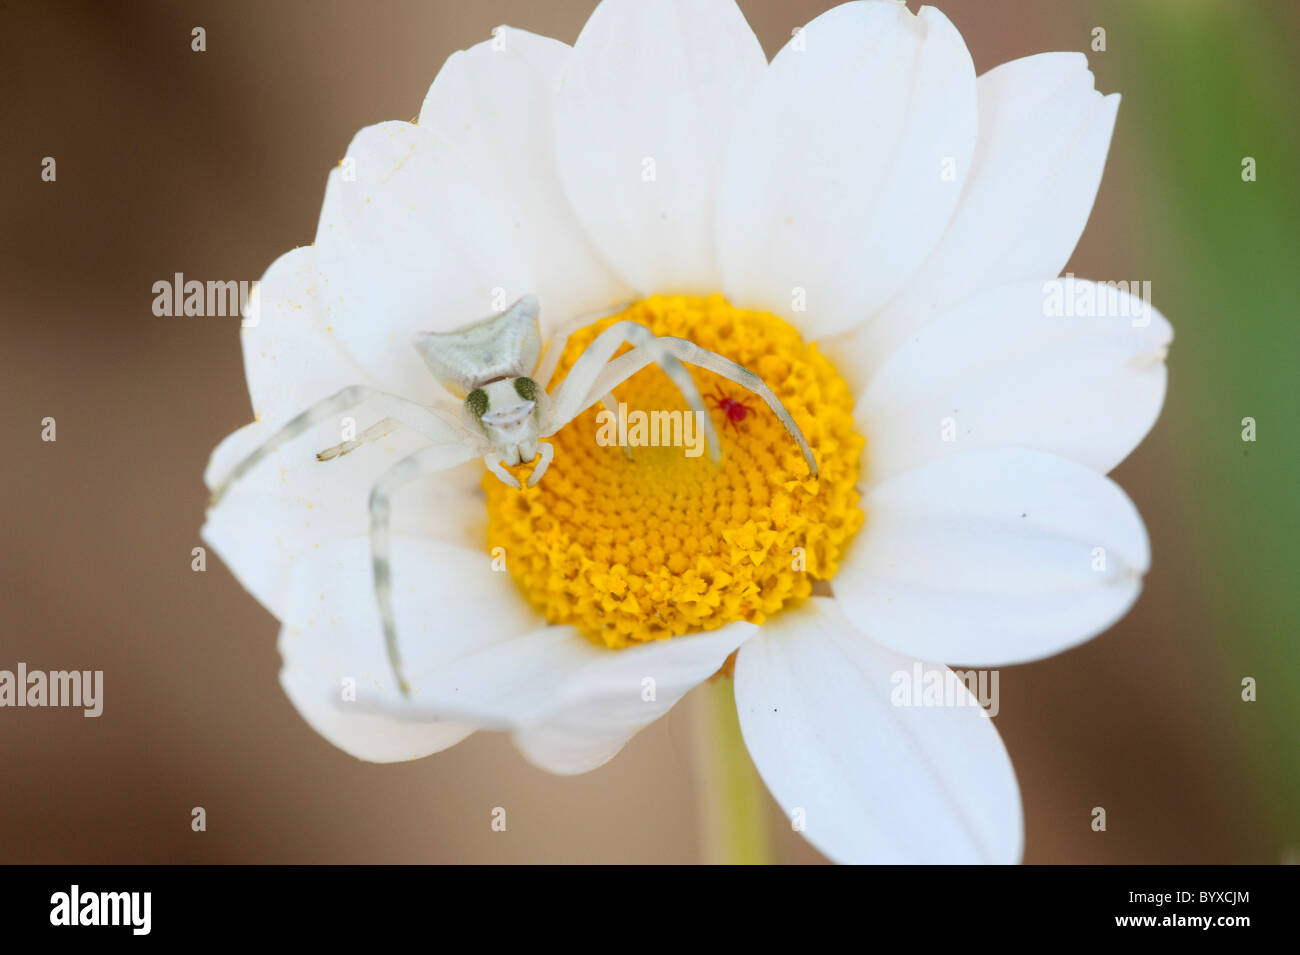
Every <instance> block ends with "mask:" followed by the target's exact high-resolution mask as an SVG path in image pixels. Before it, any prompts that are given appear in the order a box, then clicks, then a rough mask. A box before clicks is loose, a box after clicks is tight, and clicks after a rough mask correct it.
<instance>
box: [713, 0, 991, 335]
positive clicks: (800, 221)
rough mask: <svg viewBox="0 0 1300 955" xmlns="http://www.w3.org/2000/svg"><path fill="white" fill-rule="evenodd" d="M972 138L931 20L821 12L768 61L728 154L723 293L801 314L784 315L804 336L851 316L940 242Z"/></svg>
mask: <svg viewBox="0 0 1300 955" xmlns="http://www.w3.org/2000/svg"><path fill="white" fill-rule="evenodd" d="M801 47H806V48H801ZM975 130H976V108H975V70H974V67H973V65H972V64H971V59H970V54H969V52H968V51H967V50H966V45H965V44H964V43H963V42H962V39H961V36H960V35H959V34H958V33H957V30H956V28H954V27H953V25H952V24H951V23H950V22H949V21H948V20H947V18H945V17H944V15H943V14H942V13H939V12H938V11H937V10H934V9H933V8H931V7H923V8H921V12H920V13H919V14H918V15H913V14H912V13H911V12H910V11H908V9H907V7H906V6H904V5H903V4H901V3H892V2H865V3H846V4H843V5H842V6H838V7H835V8H833V9H831V10H830V11H828V12H827V13H824V14H822V16H820V17H818V18H817V19H816V20H814V21H812V22H811V23H810V24H808V26H807V27H806V28H804V30H803V32H802V33H801V34H800V35H798V36H796V37H795V38H793V39H792V40H791V41H790V43H788V44H787V45H786V47H785V48H784V49H783V50H781V52H780V53H779V54H777V56H776V58H775V59H774V60H773V61H772V65H771V67H770V68H769V69H768V71H767V73H766V74H765V75H764V77H763V80H762V82H761V83H760V84H759V87H758V89H757V91H756V92H755V94H754V97H753V99H752V100H751V101H750V103H749V105H748V106H747V107H746V108H745V109H744V110H743V111H742V112H741V114H740V117H739V118H738V120H737V124H736V131H735V134H734V137H733V139H732V142H731V144H730V146H729V147H728V151H727V162H726V170H725V173H724V177H723V187H722V190H721V192H720V196H719V204H718V254H719V259H720V262H721V265H722V275H723V287H724V290H725V292H726V293H727V295H728V297H729V298H730V299H731V300H732V301H734V302H736V303H738V304H740V305H742V306H745V307H755V308H763V309H767V310H769V311H773V312H776V313H777V314H784V315H790V314H791V313H792V311H794V310H795V309H796V308H798V306H799V305H800V304H803V305H804V306H805V307H806V312H803V311H800V313H799V314H795V315H794V316H793V317H794V318H796V319H797V320H798V322H799V324H800V327H801V329H802V330H803V331H804V332H805V333H806V334H807V335H809V336H811V337H821V336H825V335H830V334H833V333H835V332H838V331H843V330H844V329H846V328H849V327H851V326H853V325H855V324H857V323H858V322H861V321H862V319H863V318H865V317H866V316H867V315H868V314H870V313H871V312H872V311H873V310H875V309H877V308H879V307H880V306H882V305H883V304H884V303H885V302H886V301H887V300H888V299H889V297H890V296H891V295H892V294H893V293H894V292H895V291H896V290H897V289H898V288H899V287H900V286H901V285H902V284H903V282H904V281H905V280H906V279H907V277H908V276H909V275H911V273H912V272H914V271H915V270H916V268H917V267H918V266H919V265H920V264H921V262H922V260H923V259H924V258H925V256H926V255H927V254H928V253H929V252H930V250H931V249H932V248H933V247H934V245H935V243H936V242H937V241H938V240H939V237H940V236H941V235H942V234H943V230H944V228H945V226H946V225H947V224H948V220H949V218H950V216H951V215H952V211H953V208H954V207H955V206H956V204H957V200H958V197H959V196H960V195H961V188H962V181H963V180H964V179H965V177H966V175H967V171H968V167H969V163H970V158H971V152H972V150H973V149H974V145H975ZM946 172H951V176H950V177H948V176H945V173H946ZM797 290H802V294H803V295H805V296H806V301H805V302H803V303H799V302H796V300H795V299H796V297H797V296H798V295H799V294H800V293H799V292H798V291H797Z"/></svg>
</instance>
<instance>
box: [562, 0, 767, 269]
mask: <svg viewBox="0 0 1300 955" xmlns="http://www.w3.org/2000/svg"><path fill="white" fill-rule="evenodd" d="M766 65H767V64H766V60H765V58H764V56H763V51H762V48H761V47H760V46H759V44H758V40H757V39H756V38H755V37H754V33H753V31H752V30H750V28H749V25H748V24H747V23H746V22H745V18H744V17H743V16H742V15H741V13H740V11H739V10H738V9H737V8H736V5H735V4H734V3H733V2H731V0H662V2H656V3H646V2H644V0H603V2H602V3H601V4H600V6H598V7H597V8H596V10H595V12H593V13H592V15H591V18H590V19H589V20H588V21H587V25H586V26H585V27H583V30H582V33H581V35H580V36H579V37H578V41H577V43H575V44H574V54H573V57H572V58H571V60H570V63H569V66H568V69H567V70H566V72H565V75H564V78H563V80H562V84H561V87H560V91H559V95H558V98H557V101H556V110H555V115H556V130H557V137H558V138H557V148H558V157H559V166H560V174H561V176H562V178H563V180H564V184H565V188H566V190H567V192H568V195H569V199H570V200H571V201H572V203H573V206H574V208H575V209H576V210H577V212H578V215H579V217H580V218H581V220H582V222H583V224H584V226H585V227H586V229H587V232H588V234H589V235H590V236H591V237H592V238H593V240H594V241H595V243H596V245H597V246H598V247H599V248H600V249H601V251H602V252H603V253H604V254H605V256H606V257H607V258H608V259H609V260H610V261H611V262H612V263H613V264H614V266H615V268H616V269H617V270H618V271H619V272H620V273H621V274H622V276H623V277H624V278H625V279H626V280H627V281H628V282H629V283H630V284H631V285H632V286H633V287H634V288H635V289H636V290H638V291H639V292H641V293H646V294H648V293H652V292H684V293H691V292H693V293H700V294H703V293H709V292H716V291H717V290H718V284H717V265H716V262H715V259H714V251H713V240H714V229H713V221H714V220H713V214H714V196H715V190H716V186H717V177H718V174H719V172H720V169H721V160H722V152H723V148H724V147H725V145H726V141H727V135H728V132H729V130H730V128H731V122H732V119H733V117H734V116H735V114H736V110H737V109H738V108H739V107H740V105H741V103H743V102H744V100H745V99H746V97H747V96H748V95H749V93H750V91H751V90H752V88H753V86H754V84H755V83H757V81H758V79H759V77H760V76H761V75H762V73H763V70H764V69H765V68H766Z"/></svg>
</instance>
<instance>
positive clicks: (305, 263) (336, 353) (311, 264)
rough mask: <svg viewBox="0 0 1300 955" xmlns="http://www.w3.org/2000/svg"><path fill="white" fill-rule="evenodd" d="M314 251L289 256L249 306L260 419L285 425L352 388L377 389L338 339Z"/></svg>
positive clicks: (252, 392) (249, 372)
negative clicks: (328, 314)
mask: <svg viewBox="0 0 1300 955" xmlns="http://www.w3.org/2000/svg"><path fill="white" fill-rule="evenodd" d="M324 284H325V283H324V281H323V278H322V275H321V272H320V270H319V268H318V267H317V263H316V249H315V247H314V246H304V247H302V248H298V249H294V250H293V251H291V252H286V253H285V254H284V255H282V256H280V257H279V258H278V259H276V260H275V261H274V262H273V263H272V264H271V267H270V268H268V269H267V270H266V274H265V275H263V276H262V280H261V282H259V283H258V287H257V291H256V292H254V293H253V295H252V297H251V298H250V300H249V313H248V315H247V316H246V317H245V319H244V322H243V323H242V325H243V327H242V328H241V331H240V340H241V342H242V344H243V351H244V373H245V375H246V376H247V378H248V392H249V397H250V399H251V400H252V403H253V413H254V415H255V417H257V418H258V419H259V420H263V421H276V422H282V421H286V420H288V419H289V418H291V417H292V416H293V415H295V414H297V413H298V412H299V411H302V410H303V409H304V408H306V407H308V406H309V405H311V404H313V403H314V402H316V401H319V400H320V399H321V398H325V397H328V396H329V395H332V394H334V393H335V392H336V391H338V390H340V389H341V388H345V387H347V386H348V385H357V384H373V383H372V382H371V381H370V379H369V376H368V375H367V374H366V373H365V371H364V370H363V369H362V368H361V366H359V365H358V364H357V363H356V362H355V361H354V360H352V358H351V356H350V355H349V354H348V353H347V351H346V350H345V349H344V348H343V347H342V345H341V344H340V343H339V341H338V339H337V338H335V337H334V333H333V332H332V331H331V330H330V328H329V323H328V321H327V315H326V307H327V306H326V303H325V302H324V301H323V299H322V297H321V293H322V290H323V288H324Z"/></svg>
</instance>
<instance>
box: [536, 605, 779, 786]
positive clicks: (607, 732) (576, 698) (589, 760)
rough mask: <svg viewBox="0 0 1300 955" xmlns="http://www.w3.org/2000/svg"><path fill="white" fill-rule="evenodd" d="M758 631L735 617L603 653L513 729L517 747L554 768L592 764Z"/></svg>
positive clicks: (540, 763)
mask: <svg viewBox="0 0 1300 955" xmlns="http://www.w3.org/2000/svg"><path fill="white" fill-rule="evenodd" d="M757 631H758V628H757V627H755V626H754V625H753V624H749V623H743V622H738V623H731V624H728V625H727V626H725V627H721V628H719V629H718V630H715V631H712V632H710V633H705V634H695V635H691V636H682V637H673V638H672V639H670V640H662V641H659V642H657V643H653V644H649V645H647V646H643V647H629V648H627V649H624V650H616V651H612V652H609V651H606V652H602V653H601V654H600V656H599V657H598V658H596V659H593V660H592V662H591V663H590V664H588V665H587V666H585V667H584V668H583V669H582V670H581V671H580V672H578V673H575V674H573V675H572V676H571V677H570V678H569V680H568V681H567V682H566V684H565V685H564V686H563V688H562V690H561V692H560V693H559V694H557V697H556V698H555V699H554V700H552V701H551V702H550V704H549V705H548V706H547V708H546V711H545V715H544V716H541V717H540V718H537V719H534V720H533V721H531V725H530V726H529V727H528V728H527V729H524V730H520V731H519V732H517V733H515V745H517V746H518V747H519V749H520V751H521V752H523V754H524V755H525V756H527V757H528V759H529V760H530V761H531V762H533V763H534V764H535V765H537V766H540V767H542V768H543V769H546V770H549V771H550V772H553V773H585V772H587V771H589V770H592V769H595V768H596V767H597V766H600V765H602V764H603V763H605V762H608V761H609V760H610V759H612V758H613V757H614V755H615V754H617V753H618V751H619V750H620V749H622V748H623V746H624V744H626V743H627V741H628V740H630V739H631V738H632V737H633V736H634V735H636V734H637V733H638V732H639V731H640V730H641V729H643V728H644V727H646V726H648V725H649V724H650V723H652V722H654V721H655V720H657V719H659V717H661V716H663V715H664V714H665V713H667V712H668V711H669V710H670V709H672V708H673V707H674V706H675V705H676V704H677V701H678V700H680V699H681V698H682V697H683V696H685V695H686V693H687V692H689V691H690V690H691V689H692V688H694V687H695V686H697V685H698V684H699V683H701V682H703V681H704V680H707V679H708V678H709V677H710V676H712V675H713V674H714V673H717V672H718V670H719V669H720V668H721V667H722V665H723V664H724V663H725V662H726V660H727V657H728V656H730V655H731V653H732V652H733V651H734V650H735V649H736V648H737V647H739V646H740V645H741V644H742V643H743V642H744V641H745V640H747V639H749V638H750V637H752V636H753V635H754V634H755V633H756V632H757ZM598 652H600V651H598ZM650 681H653V682H650ZM652 689H653V695H651V690H652Z"/></svg>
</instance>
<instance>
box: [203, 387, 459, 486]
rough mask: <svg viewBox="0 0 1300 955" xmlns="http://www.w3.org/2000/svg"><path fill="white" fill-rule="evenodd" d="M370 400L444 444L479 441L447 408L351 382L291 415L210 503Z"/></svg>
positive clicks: (227, 478) (230, 476) (239, 466)
mask: <svg viewBox="0 0 1300 955" xmlns="http://www.w3.org/2000/svg"><path fill="white" fill-rule="evenodd" d="M367 401H373V402H374V403H375V404H376V405H377V406H379V407H381V408H382V409H383V411H384V412H385V414H386V415H387V417H389V418H392V419H393V420H394V421H397V422H399V423H401V424H404V425H406V426H407V427H409V428H412V429H414V430H415V431H417V432H419V433H420V434H422V435H424V436H425V437H426V438H428V439H429V440H430V441H437V442H440V443H443V444H446V443H449V442H467V441H475V443H477V440H476V439H475V438H474V436H473V433H472V432H470V431H469V430H468V429H467V428H465V427H464V426H462V425H461V424H460V423H459V422H457V421H456V419H455V418H454V417H453V416H451V415H449V414H446V413H445V412H440V411H437V410H436V409H433V408H426V407H424V405H420V404H416V403H415V402H414V401H408V400H406V399H405V398H399V397H398V396H397V395H390V394H387V393H385V392H382V391H376V390H375V389H374V388H370V387H368V386H366V385H350V386H349V387H347V388H344V389H343V390H342V391H339V392H336V393H335V394H333V395H331V396H330V397H328V398H325V399H323V400H321V401H318V402H316V404H314V405H312V406H311V407H310V408H308V409H307V410H306V411H304V412H302V414H300V415H298V416H297V417H295V418H292V419H290V421H289V422H288V424H286V425H285V426H284V427H282V428H280V429H279V430H278V431H276V432H275V434H273V435H271V436H270V437H269V438H267V439H266V440H265V441H264V442H262V444H261V445H259V446H258V447H257V448H255V449H254V450H253V451H252V452H251V453H250V454H249V455H248V456H247V457H246V458H244V460H242V461H240V462H239V463H238V464H237V465H235V467H234V469H233V470H231V472H230V473H229V474H227V475H226V476H225V477H224V478H223V479H222V480H220V481H219V482H217V483H216V485H214V486H213V488H212V497H211V498H210V499H209V501H208V507H209V508H213V507H216V506H217V504H218V503H219V502H220V501H221V499H222V497H224V496H225V494H226V492H227V491H228V490H230V487H231V485H233V484H234V483H235V482H236V481H238V480H239V479H240V478H241V477H243V476H244V475H245V474H247V473H248V472H249V471H251V470H252V469H253V468H254V467H255V466H256V465H257V464H258V463H259V462H260V461H262V460H263V459H264V458H266V457H267V455H269V454H272V453H273V452H275V451H276V450H277V449H279V448H280V447H282V446H284V445H285V444H287V443H288V442H290V441H292V440H293V439H294V438H296V437H298V435H300V434H302V433H303V432H305V431H308V430H310V429H311V428H313V427H315V426H316V425H318V424H320V423H321V422H322V421H327V420H329V419H330V418H332V417H333V416H334V415H337V414H341V413H342V412H344V411H348V410H349V409H351V408H355V407H357V406H358V405H360V404H362V403H363V402H367ZM369 430H370V429H368V431H369Z"/></svg>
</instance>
